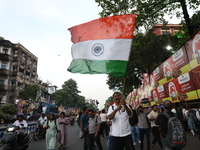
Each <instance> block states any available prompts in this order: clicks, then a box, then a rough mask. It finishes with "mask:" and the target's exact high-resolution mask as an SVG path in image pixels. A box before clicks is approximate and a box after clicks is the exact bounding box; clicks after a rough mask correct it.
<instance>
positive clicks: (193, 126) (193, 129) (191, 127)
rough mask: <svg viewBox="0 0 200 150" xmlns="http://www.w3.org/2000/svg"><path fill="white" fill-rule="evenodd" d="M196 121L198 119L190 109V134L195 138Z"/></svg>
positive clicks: (188, 117) (188, 119) (188, 118)
mask: <svg viewBox="0 0 200 150" xmlns="http://www.w3.org/2000/svg"><path fill="white" fill-rule="evenodd" d="M195 120H196V118H195V116H194V114H193V113H192V110H191V108H188V113H187V121H188V128H189V129H190V132H191V133H192V135H194V136H195V130H196V125H195Z"/></svg>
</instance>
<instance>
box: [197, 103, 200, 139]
mask: <svg viewBox="0 0 200 150" xmlns="http://www.w3.org/2000/svg"><path fill="white" fill-rule="evenodd" d="M196 118H197V124H198V128H199V130H198V131H199V132H198V133H199V140H200V106H199V108H197V111H196Z"/></svg>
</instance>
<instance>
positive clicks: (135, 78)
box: [107, 30, 180, 96]
mask: <svg viewBox="0 0 200 150" xmlns="http://www.w3.org/2000/svg"><path fill="white" fill-rule="evenodd" d="M177 43H178V40H177V37H176V36H171V35H155V34H154V33H153V31H151V30H150V31H149V32H148V33H147V34H142V33H139V34H136V35H135V37H134V40H133V42H132V48H131V53H130V57H129V62H128V66H127V76H126V80H124V79H123V78H115V77H112V76H108V79H107V84H108V85H109V89H115V87H121V89H120V90H122V86H123V85H125V88H124V89H125V90H124V93H123V94H124V95H125V96H127V95H128V93H130V92H131V91H132V90H133V88H138V86H140V85H141V81H142V75H143V73H147V74H148V75H149V74H150V73H151V72H152V71H153V70H154V69H155V68H156V67H157V66H159V65H160V64H161V63H162V62H164V61H165V60H166V59H168V58H169V57H170V56H171V55H172V53H171V51H168V50H167V49H166V47H167V46H168V45H170V46H171V47H173V50H175V49H177V47H179V46H180V44H179V45H177ZM124 82H126V83H125V84H124Z"/></svg>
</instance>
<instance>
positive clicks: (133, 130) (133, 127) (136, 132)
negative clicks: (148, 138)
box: [129, 106, 141, 145]
mask: <svg viewBox="0 0 200 150" xmlns="http://www.w3.org/2000/svg"><path fill="white" fill-rule="evenodd" d="M130 108H131V109H132V107H131V106H130ZM132 113H133V115H132V117H131V118H130V119H129V122H130V125H131V133H132V140H133V145H137V143H136V140H137V139H138V142H139V143H141V141H140V132H139V128H138V126H137V124H138V116H137V113H136V111H135V110H133V109H132Z"/></svg>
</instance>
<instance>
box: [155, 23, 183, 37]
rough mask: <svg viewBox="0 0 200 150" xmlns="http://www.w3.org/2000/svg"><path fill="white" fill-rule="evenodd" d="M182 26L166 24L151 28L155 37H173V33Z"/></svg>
mask: <svg viewBox="0 0 200 150" xmlns="http://www.w3.org/2000/svg"><path fill="white" fill-rule="evenodd" d="M182 26H183V25H179V24H167V25H163V24H155V25H154V26H153V28H154V30H155V31H154V33H155V34H156V35H163V34H171V35H174V34H175V32H178V31H179V30H180V28H181V27H182Z"/></svg>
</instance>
